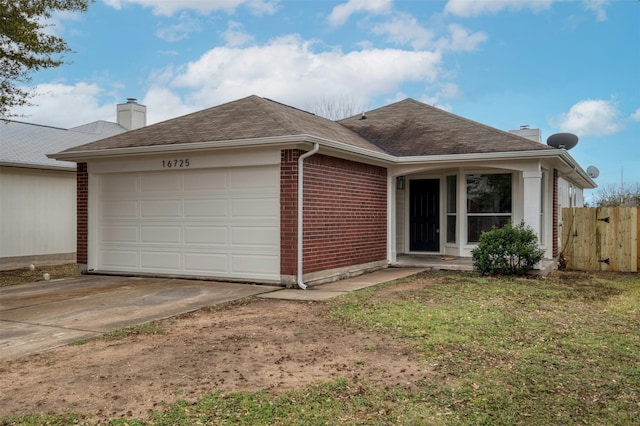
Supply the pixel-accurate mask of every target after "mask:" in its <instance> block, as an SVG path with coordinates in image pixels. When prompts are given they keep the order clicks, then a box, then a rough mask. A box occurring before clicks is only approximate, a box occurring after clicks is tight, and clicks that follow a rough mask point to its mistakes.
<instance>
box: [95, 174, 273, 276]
mask: <svg viewBox="0 0 640 426" xmlns="http://www.w3.org/2000/svg"><path fill="white" fill-rule="evenodd" d="M97 176H98V177H99V178H98V187H99V188H101V192H100V194H99V197H98V198H99V203H98V207H97V209H98V223H97V229H98V240H97V245H98V255H97V265H96V268H97V269H98V270H107V271H126V272H141V273H153V272H158V273H164V274H171V275H193V276H214V277H221V278H234V279H256V280H259V279H269V280H278V279H279V273H280V261H279V259H280V250H279V247H280V243H279V240H280V198H279V197H280V192H279V176H280V175H279V168H278V167H277V166H268V167H246V168H243V167H238V168H227V169H201V170H171V171H167V172H160V173H156V172H140V173H128V174H123V175H116V174H114V175H110V174H104V175H97Z"/></svg>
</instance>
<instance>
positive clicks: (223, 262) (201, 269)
mask: <svg viewBox="0 0 640 426" xmlns="http://www.w3.org/2000/svg"><path fill="white" fill-rule="evenodd" d="M184 267H185V271H186V272H188V273H193V274H195V273H198V274H213V275H217V276H226V275H228V274H229V261H228V255H226V254H212V253H188V252H187V253H185V254H184Z"/></svg>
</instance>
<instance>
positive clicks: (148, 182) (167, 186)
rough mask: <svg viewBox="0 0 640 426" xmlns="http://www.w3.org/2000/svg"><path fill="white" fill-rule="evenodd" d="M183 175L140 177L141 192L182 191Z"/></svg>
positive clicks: (169, 174)
mask: <svg viewBox="0 0 640 426" xmlns="http://www.w3.org/2000/svg"><path fill="white" fill-rule="evenodd" d="M181 190H182V175H181V174H180V173H171V172H167V173H145V174H143V175H141V177H140V191H141V192H143V193H145V192H158V191H162V192H165V191H181Z"/></svg>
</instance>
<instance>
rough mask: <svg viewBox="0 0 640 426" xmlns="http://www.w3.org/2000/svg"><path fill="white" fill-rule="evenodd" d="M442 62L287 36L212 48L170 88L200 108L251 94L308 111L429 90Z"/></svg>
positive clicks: (436, 57)
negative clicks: (318, 103) (411, 86)
mask: <svg viewBox="0 0 640 426" xmlns="http://www.w3.org/2000/svg"><path fill="white" fill-rule="evenodd" d="M440 63H441V56H440V54H438V53H434V52H425V51H405V50H399V49H368V50H360V51H354V52H349V53H343V52H341V51H337V50H332V51H323V52H314V51H313V43H312V42H309V41H305V40H302V39H300V38H299V37H297V36H286V37H280V38H277V39H274V40H272V41H271V42H269V43H268V44H265V45H261V46H252V47H248V48H245V49H239V48H232V47H217V48H214V49H212V50H210V51H209V52H207V53H205V54H204V55H202V56H201V57H200V58H199V59H198V60H197V61H194V62H191V63H189V64H188V65H186V67H184V68H183V69H180V70H176V71H174V75H173V77H172V79H171V83H170V86H169V87H170V89H171V90H172V91H174V92H183V93H186V94H185V95H184V96H183V98H184V99H187V100H188V103H189V104H190V105H196V106H198V108H205V107H209V106H212V105H216V104H219V103H222V102H226V101H230V100H234V99H238V98H241V97H243V96H248V95H251V94H256V95H260V96H266V97H270V98H273V99H275V100H278V101H281V102H284V103H288V104H290V105H294V106H299V107H304V106H305V105H306V104H307V103H308V100H309V99H314V98H321V97H323V96H324V97H326V96H329V97H330V96H333V95H336V96H337V95H343V94H344V93H351V94H353V96H356V97H358V98H360V99H365V100H368V99H372V98H373V97H375V96H378V95H383V94H387V93H392V92H394V91H396V90H398V89H399V88H400V87H401V86H402V84H404V83H407V82H409V83H424V84H425V86H426V85H427V84H429V83H431V82H433V81H435V80H436V78H437V77H438V76H439V73H440V69H439V67H440ZM381 64H384V66H381ZM163 78H166V75H164V74H163ZM157 86H159V87H163V86H165V85H164V84H158V85H157Z"/></svg>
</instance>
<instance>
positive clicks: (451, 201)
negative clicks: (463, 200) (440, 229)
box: [447, 176, 457, 213]
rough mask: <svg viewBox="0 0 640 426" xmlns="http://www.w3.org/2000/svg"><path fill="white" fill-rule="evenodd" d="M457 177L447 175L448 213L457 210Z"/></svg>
mask: <svg viewBox="0 0 640 426" xmlns="http://www.w3.org/2000/svg"><path fill="white" fill-rule="evenodd" d="M456 192H457V191H456V177H455V176H447V213H455V212H456Z"/></svg>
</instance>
